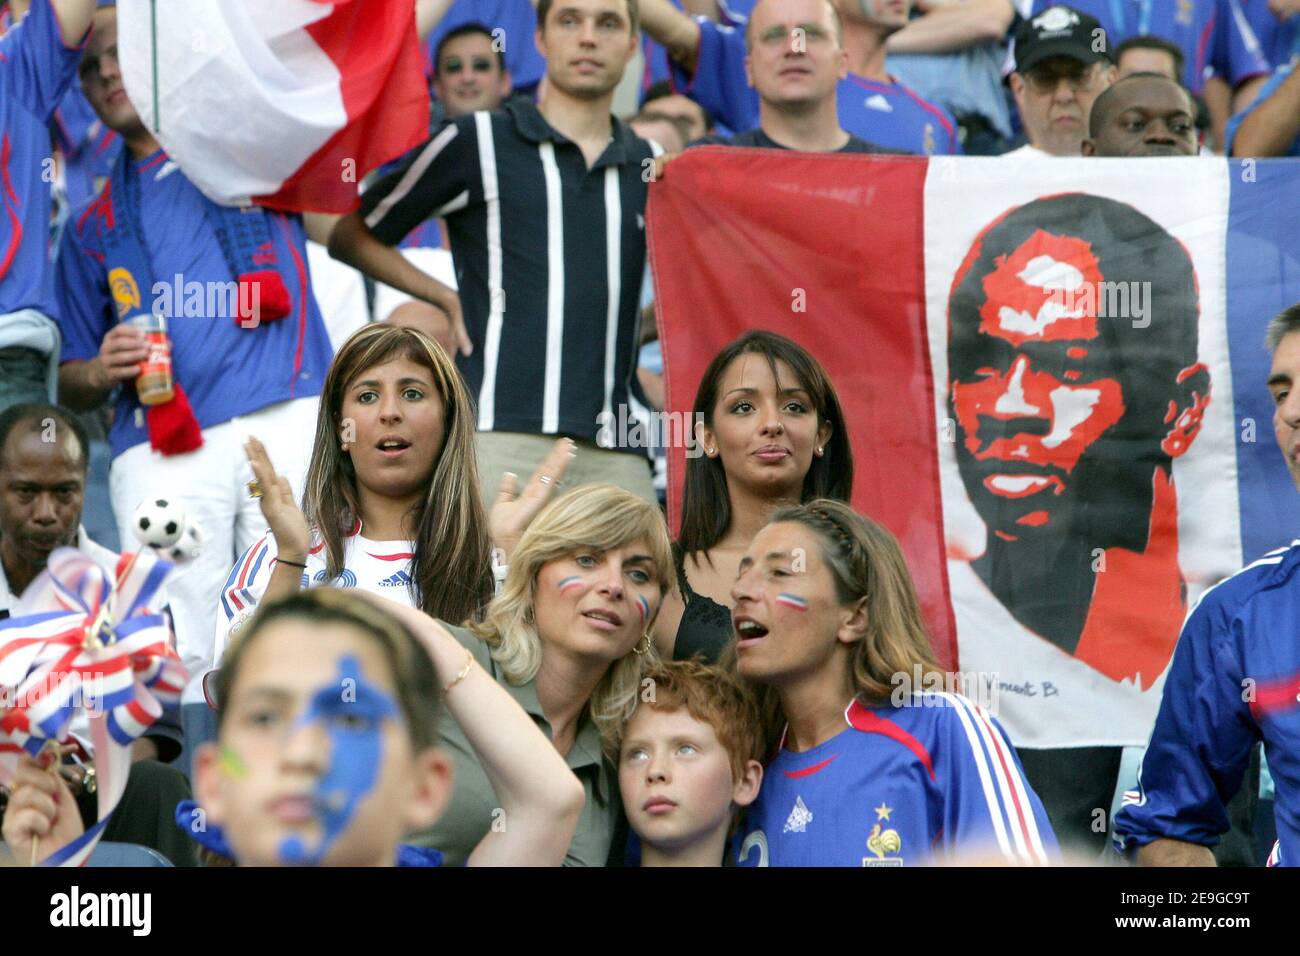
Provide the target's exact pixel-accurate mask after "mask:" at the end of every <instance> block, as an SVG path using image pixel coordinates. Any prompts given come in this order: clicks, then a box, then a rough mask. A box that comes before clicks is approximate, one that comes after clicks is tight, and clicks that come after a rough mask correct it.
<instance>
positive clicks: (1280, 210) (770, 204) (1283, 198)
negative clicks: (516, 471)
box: [648, 147, 1300, 748]
mask: <svg viewBox="0 0 1300 956" xmlns="http://www.w3.org/2000/svg"><path fill="white" fill-rule="evenodd" d="M755 183H761V184H762V185H761V188H755V185H754V184H755ZM1296 209H1300V165H1297V164H1296V163H1293V162H1290V161H1286V160H1278V161H1254V160H1251V161H1248V162H1247V163H1245V164H1239V163H1233V162H1229V161H1226V160H1214V159H1169V160H1164V159H1160V160H1157V159H1141V160H1100V159H1078V160H1069V159H1058V160H1053V161H1051V162H1040V161H1032V160H1031V161H1023V162H1022V161H1017V160H1014V159H1005V158H995V159H981V158H959V159H952V158H934V159H929V160H926V159H921V158H907V157H889V158H885V157H860V156H858V157H850V156H838V155H810V154H794V153H775V152H764V151H758V150H741V149H725V148H707V147H706V148H701V149H695V150H691V151H688V152H687V153H686V154H685V155H684V156H682V157H681V158H679V159H677V160H675V161H674V162H673V163H672V164H671V165H670V166H669V168H668V170H667V173H666V174H665V177H664V179H663V181H662V182H660V183H657V184H656V185H655V186H654V187H653V189H652V190H651V196H650V208H649V214H648V219H649V230H650V249H651V261H652V265H653V270H654V275H655V286H656V293H657V299H658V308H659V322H660V333H661V338H662V340H663V345H664V358H665V374H666V381H667V394H668V397H667V402H668V406H669V410H670V411H675V412H682V413H689V411H690V410H691V403H692V401H693V399H694V394H695V390H696V388H697V387H698V384H699V379H700V375H701V373H702V371H703V369H704V366H705V365H706V364H707V363H708V361H709V360H710V358H711V357H712V356H713V355H714V354H715V353H716V352H717V351H718V350H719V349H720V348H721V347H722V346H723V345H725V344H726V343H727V342H729V341H731V340H732V339H734V338H735V337H736V336H737V335H739V334H740V333H741V332H744V331H746V330H748V329H752V328H766V329H771V330H773V331H777V332H780V333H782V334H785V335H787V336H789V337H790V338H793V339H795V340H796V341H798V342H800V343H801V344H802V345H804V346H805V347H806V348H808V349H809V350H810V351H811V352H812V353H813V354H814V355H816V356H817V357H818V358H819V359H820V360H821V362H822V363H823V365H824V366H825V367H826V369H827V371H828V373H829V374H830V377H831V379H832V381H834V383H835V385H836V388H837V390H838V392H839V394H840V397H841V400H842V401H843V403H844V407H845V414H846V417H847V421H848V426H849V430H850V433H851V434H850V437H851V441H852V445H853V450H854V463H855V486H854V490H853V503H854V506H855V507H856V508H857V509H858V510H860V511H862V512H864V513H867V514H870V515H872V516H874V517H876V518H877V519H879V520H881V521H882V522H883V523H884V524H885V525H887V526H888V527H889V528H890V529H891V530H892V531H893V532H894V533H895V534H896V535H897V536H898V537H899V540H900V543H901V544H902V547H903V550H904V553H905V554H906V556H907V558H908V562H909V565H910V567H911V570H912V572H913V575H914V577H915V579H916V582H917V587H918V590H919V592H920V595H921V599H922V603H923V605H924V611H925V613H926V617H927V621H928V624H929V627H930V631H931V636H932V640H933V642H934V644H935V649H936V651H937V652H938V654H939V656H940V658H941V660H942V661H943V662H944V663H945V664H946V665H947V666H948V667H950V668H952V669H956V670H959V671H960V672H961V673H962V674H963V675H970V676H972V677H974V679H976V680H978V681H980V682H981V683H982V684H983V685H985V686H989V685H991V686H994V687H996V688H997V691H998V700H999V711H1000V713H999V716H1000V718H1001V719H1002V721H1003V723H1004V724H1005V726H1006V727H1007V729H1008V730H1009V732H1010V733H1011V735H1012V738H1013V740H1014V742H1015V743H1016V745H1017V746H1028V747H1039V748H1045V747H1070V746H1089V745H1098V746H1100V745H1141V744H1145V742H1146V738H1147V735H1148V733H1149V731H1150V728H1151V724H1152V722H1153V720H1154V717H1155V711H1156V708H1157V706H1158V703H1159V695H1160V690H1161V687H1162V686H1163V677H1164V672H1165V670H1166V668H1167V665H1168V663H1169V659H1170V656H1171V654H1172V651H1173V647H1174V644H1175V642H1176V640H1177V637H1178V632H1179V629H1180V627H1181V624H1182V621H1183V618H1184V616H1185V614H1186V612H1187V609H1188V608H1189V606H1190V604H1191V603H1192V602H1193V601H1194V600H1195V598H1196V596H1197V595H1198V594H1199V593H1200V592H1201V591H1203V590H1204V589H1205V588H1206V587H1208V586H1209V585H1211V584H1213V583H1214V582H1215V581H1216V580H1217V579H1219V578H1221V577H1223V576H1224V575H1226V574H1228V573H1230V572H1232V571H1233V570H1235V569H1237V568H1238V567H1240V566H1242V565H1243V564H1244V563H1245V562H1246V561H1248V560H1250V559H1253V558H1254V557H1256V556H1258V555H1259V554H1261V553H1263V552H1264V551H1266V550H1268V549H1269V548H1271V547H1275V546H1278V545H1281V544H1284V543H1287V542H1288V541H1289V540H1290V539H1291V538H1292V537H1293V536H1294V532H1295V529H1296V528H1297V527H1300V495H1297V493H1296V490H1295V488H1294V486H1293V485H1292V483H1291V481H1290V479H1289V476H1288V473H1287V471H1286V469H1285V467H1284V463H1283V460H1282V456H1281V453H1280V452H1279V450H1278V449H1277V447H1276V443H1275V442H1274V440H1273V436H1272V433H1271V429H1270V424H1271V419H1272V403H1271V399H1270V396H1269V393H1268V391H1267V388H1266V386H1265V380H1266V378H1267V369H1268V366H1269V362H1270V356H1269V355H1268V353H1267V351H1266V349H1265V346H1264V341H1263V339H1264V329H1265V326H1266V325H1267V322H1268V320H1269V319H1270V318H1271V317H1272V316H1273V315H1275V314H1276V313H1277V312H1278V311H1280V310H1281V309H1282V308H1284V307H1285V306H1287V305H1290V304H1292V303H1294V302H1296V301H1298V300H1300V234H1298V233H1297V232H1296V230H1295V228H1294V211H1295V210H1296ZM683 467H684V455H683V454H682V452H681V450H677V451H676V452H675V453H674V456H673V457H672V458H670V468H669V473H670V492H669V501H670V504H671V505H672V506H673V508H674V511H675V508H676V505H677V503H678V501H679V499H680V490H679V489H680V487H681V478H682V475H683V471H682V469H683ZM672 518H673V521H674V522H675V521H676V515H675V513H674V514H673V515H672Z"/></svg>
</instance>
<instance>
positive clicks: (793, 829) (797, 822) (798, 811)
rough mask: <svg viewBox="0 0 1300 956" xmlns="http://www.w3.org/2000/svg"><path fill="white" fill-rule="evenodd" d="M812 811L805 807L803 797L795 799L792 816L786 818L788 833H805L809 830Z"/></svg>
mask: <svg viewBox="0 0 1300 956" xmlns="http://www.w3.org/2000/svg"><path fill="white" fill-rule="evenodd" d="M812 818H813V815H812V811H811V810H809V809H808V807H807V806H805V805H804V802H803V797H795V798H794V809H793V810H791V811H790V815H789V816H788V817H786V818H785V831H784V832H786V833H803V832H804V831H805V830H807V829H808V824H810V823H812Z"/></svg>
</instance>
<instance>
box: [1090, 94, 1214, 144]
mask: <svg viewBox="0 0 1300 956" xmlns="http://www.w3.org/2000/svg"><path fill="white" fill-rule="evenodd" d="M1082 152H1083V155H1084V156H1195V155H1196V154H1197V153H1198V152H1199V145H1198V143H1197V140H1196V104H1195V102H1193V100H1192V96H1191V94H1190V93H1188V92H1187V90H1186V89H1184V88H1183V86H1182V85H1181V84H1179V83H1177V82H1175V81H1174V80H1171V79H1170V78H1169V77H1167V76H1165V75H1163V74H1161V73H1131V74H1129V75H1128V76H1126V77H1124V78H1123V79H1120V80H1117V81H1116V82H1115V83H1113V84H1112V85H1111V86H1110V87H1108V88H1107V89H1105V90H1104V91H1102V93H1101V95H1100V96H1098V97H1097V99H1096V101H1095V102H1094V103H1093V104H1092V114H1091V116H1090V117H1089V120H1088V138H1087V139H1085V140H1084V141H1083V144H1082Z"/></svg>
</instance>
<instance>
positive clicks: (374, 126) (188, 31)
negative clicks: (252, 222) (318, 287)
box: [118, 0, 429, 213]
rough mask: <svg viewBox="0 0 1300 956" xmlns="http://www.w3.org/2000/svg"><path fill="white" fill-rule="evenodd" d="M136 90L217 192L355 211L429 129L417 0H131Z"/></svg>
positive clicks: (189, 171) (127, 46)
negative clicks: (361, 193) (388, 165)
mask: <svg viewBox="0 0 1300 956" xmlns="http://www.w3.org/2000/svg"><path fill="white" fill-rule="evenodd" d="M118 22H119V31H120V33H119V45H120V47H121V51H122V69H123V73H124V79H125V83H126V88H127V93H128V95H129V96H130V97H131V102H132V103H133V104H134V105H135V107H136V110H137V111H138V112H139V114H140V117H141V119H142V120H143V121H144V123H145V125H146V126H147V127H148V128H149V129H150V130H153V131H155V135H156V136H157V137H158V139H159V141H160V142H161V143H162V144H163V146H164V147H165V148H166V150H167V154H168V155H169V156H170V157H172V158H173V159H175V160H176V161H177V162H178V163H179V164H180V166H181V168H182V169H183V170H184V171H185V174H186V175H187V176H188V177H189V178H190V180H191V181H192V182H193V183H194V184H195V185H196V186H198V188H199V189H200V190H202V191H203V193H204V194H205V195H207V196H208V197H209V198H210V199H212V200H213V201H214V202H217V203H221V204H222V205H244V204H247V203H248V202H249V201H250V200H252V201H256V202H258V203H260V204H262V205H264V206H268V207H270V208H273V209H281V210H286V211H307V210H313V211H319V212H338V213H343V212H349V211H351V210H352V209H353V208H355V206H356V205H357V184H358V183H359V182H360V181H361V179H362V177H364V176H365V175H366V173H368V172H370V171H371V170H372V169H374V168H375V167H377V166H379V165H381V164H383V163H385V162H387V161H388V160H390V159H393V158H395V157H397V156H399V155H401V154H402V153H404V152H405V151H407V150H408V149H410V148H411V147H413V146H416V145H418V144H419V143H420V142H422V141H423V140H424V139H426V138H427V136H428V132H429V130H428V124H429V91H428V88H427V86H426V85H425V81H424V74H423V68H422V65H421V59H420V50H419V41H418V38H417V36H416V27H415V0H337V2H326V0H274V2H267V0H220V2H216V0H205V2H198V3H176V2H170V0H162V2H157V0H119V3H118Z"/></svg>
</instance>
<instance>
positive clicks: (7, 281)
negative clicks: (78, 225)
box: [0, 0, 81, 317]
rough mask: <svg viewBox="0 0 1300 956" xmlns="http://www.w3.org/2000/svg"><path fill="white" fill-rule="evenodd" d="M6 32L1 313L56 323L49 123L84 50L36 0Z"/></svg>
mask: <svg viewBox="0 0 1300 956" xmlns="http://www.w3.org/2000/svg"><path fill="white" fill-rule="evenodd" d="M0 34H2V35H0V315H3V314H5V313H7V312H17V311H19V310H20V309H35V310H37V311H38V312H42V313H44V314H45V315H48V316H51V317H53V316H54V315H55V314H56V312H57V308H56V300H55V296H54V286H53V283H52V274H51V270H50V267H49V236H50V177H49V176H48V175H47V174H48V173H49V171H50V168H51V167H50V163H51V159H50V129H49V125H48V124H49V121H50V117H51V116H52V115H53V113H54V109H55V107H56V106H58V104H59V100H60V99H61V98H62V96H63V94H64V93H65V92H66V91H67V89H68V87H69V85H70V84H71V83H72V80H73V78H74V77H75V76H76V75H77V63H78V62H79V61H80V60H81V49H80V47H69V46H66V45H65V44H64V42H63V35H62V33H61V32H60V30H59V22H58V19H57V18H56V17H55V15H54V9H53V8H52V7H51V6H50V3H49V0H36V2H34V3H33V4H32V7H31V10H30V11H29V12H28V14H27V16H26V18H24V20H23V21H22V23H21V24H19V25H18V26H15V27H10V26H9V25H8V22H7V13H6V16H5V19H4V20H3V21H0Z"/></svg>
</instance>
